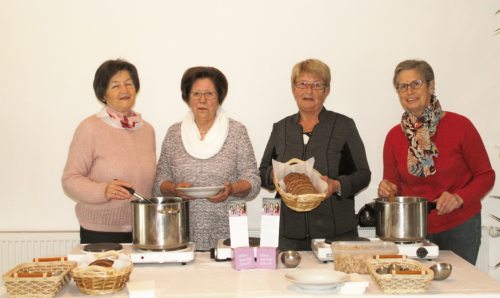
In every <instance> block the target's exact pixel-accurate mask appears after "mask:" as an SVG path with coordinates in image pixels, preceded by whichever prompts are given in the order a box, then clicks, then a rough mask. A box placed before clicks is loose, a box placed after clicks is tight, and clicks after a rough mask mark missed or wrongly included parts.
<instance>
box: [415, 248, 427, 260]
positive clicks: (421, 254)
mask: <svg viewBox="0 0 500 298" xmlns="http://www.w3.org/2000/svg"><path fill="white" fill-rule="evenodd" d="M428 254H429V252H428V251H427V249H426V248H425V247H422V246H421V247H419V248H417V257H419V258H421V259H423V258H425V257H426V256H427V255H428Z"/></svg>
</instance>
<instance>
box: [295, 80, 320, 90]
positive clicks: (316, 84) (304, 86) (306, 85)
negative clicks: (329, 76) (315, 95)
mask: <svg viewBox="0 0 500 298" xmlns="http://www.w3.org/2000/svg"><path fill="white" fill-rule="evenodd" d="M295 87H297V88H299V89H308V88H309V87H312V88H313V90H323V89H325V84H323V83H322V82H312V83H308V82H306V81H301V82H296V83H295Z"/></svg>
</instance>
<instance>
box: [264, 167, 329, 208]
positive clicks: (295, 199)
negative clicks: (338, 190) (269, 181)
mask: <svg viewBox="0 0 500 298" xmlns="http://www.w3.org/2000/svg"><path fill="white" fill-rule="evenodd" d="M299 163H304V161H303V160H300V159H297V158H292V159H290V160H289V161H287V162H286V164H287V165H293V164H299ZM312 175H317V176H318V177H321V174H320V173H319V172H318V171H316V170H314V169H313V173H312ZM309 178H310V179H311V178H312V177H309ZM280 180H283V177H277V175H273V183H274V186H275V187H276V191H277V192H278V193H279V194H280V196H281V199H282V200H283V202H285V204H286V205H287V206H288V208H290V209H292V210H294V211H297V212H305V211H311V210H313V209H314V208H316V207H318V206H319V204H321V202H323V201H324V200H325V198H326V196H325V194H324V193H319V194H303V195H293V194H291V193H288V192H286V191H285V190H284V189H283V188H282V187H281V184H280V183H279V182H280ZM311 180H312V179H311Z"/></svg>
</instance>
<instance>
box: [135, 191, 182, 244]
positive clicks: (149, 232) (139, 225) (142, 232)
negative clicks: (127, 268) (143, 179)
mask: <svg viewBox="0 0 500 298" xmlns="http://www.w3.org/2000/svg"><path fill="white" fill-rule="evenodd" d="M132 208H133V210H132V223H133V227H132V234H133V245H134V247H135V248H137V249H142V250H176V249H182V248H185V247H186V246H187V244H188V242H189V219H188V202H187V201H184V200H182V199H181V198H177V197H156V198H149V200H148V201H144V200H134V201H132Z"/></svg>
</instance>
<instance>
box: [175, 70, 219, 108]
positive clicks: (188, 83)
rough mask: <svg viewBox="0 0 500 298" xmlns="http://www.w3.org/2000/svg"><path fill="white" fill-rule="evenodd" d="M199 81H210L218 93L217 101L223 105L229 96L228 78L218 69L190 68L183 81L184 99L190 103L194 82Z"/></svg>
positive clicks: (183, 76)
mask: <svg viewBox="0 0 500 298" xmlns="http://www.w3.org/2000/svg"><path fill="white" fill-rule="evenodd" d="M199 79H210V80H211V81H212V83H213V84H214V86H215V89H216V91H217V100H218V101H219V104H222V102H223V101H224V99H225V98H226V95H227V89H228V83H227V79H226V76H225V75H224V74H223V73H222V72H221V71H220V70H218V69H217V68H215V67H210V66H195V67H191V68H188V69H187V70H186V71H185V72H184V74H183V75H182V79H181V92H182V99H183V100H184V101H185V102H189V94H190V93H191V88H192V87H193V84H194V82H196V81H197V80H199Z"/></svg>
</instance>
